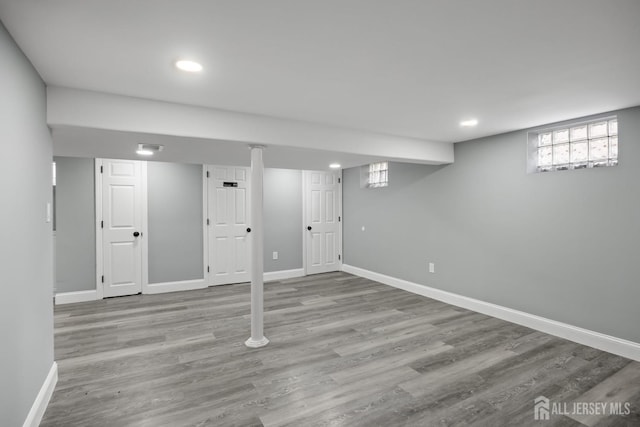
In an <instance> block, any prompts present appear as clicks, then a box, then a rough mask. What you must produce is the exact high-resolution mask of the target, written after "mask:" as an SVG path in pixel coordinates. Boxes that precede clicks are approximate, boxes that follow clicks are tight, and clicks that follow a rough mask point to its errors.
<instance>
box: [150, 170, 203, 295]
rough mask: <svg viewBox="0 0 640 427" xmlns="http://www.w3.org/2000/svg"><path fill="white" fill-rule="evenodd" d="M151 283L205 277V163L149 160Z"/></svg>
mask: <svg viewBox="0 0 640 427" xmlns="http://www.w3.org/2000/svg"><path fill="white" fill-rule="evenodd" d="M147 186H148V193H147V197H148V204H149V205H148V206H149V217H148V218H149V219H148V224H149V236H148V242H149V283H164V282H173V281H182V280H193V279H202V278H203V266H202V262H203V261H202V258H203V249H202V239H203V233H202V226H203V218H202V208H203V207H202V166H200V165H187V164H179V163H161V162H148V163H147Z"/></svg>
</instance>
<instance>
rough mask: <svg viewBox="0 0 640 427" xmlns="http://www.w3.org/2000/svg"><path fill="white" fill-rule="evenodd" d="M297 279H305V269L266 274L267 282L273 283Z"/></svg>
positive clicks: (265, 279)
mask: <svg viewBox="0 0 640 427" xmlns="http://www.w3.org/2000/svg"><path fill="white" fill-rule="evenodd" d="M295 277H304V268H296V269H293V270H279V271H269V272H266V273H264V281H265V282H272V281H274V280H285V279H293V278H295Z"/></svg>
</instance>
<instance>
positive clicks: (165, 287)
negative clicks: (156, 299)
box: [142, 279, 209, 294]
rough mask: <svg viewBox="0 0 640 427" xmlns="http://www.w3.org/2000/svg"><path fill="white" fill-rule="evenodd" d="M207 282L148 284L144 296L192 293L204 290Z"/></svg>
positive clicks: (184, 281)
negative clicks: (196, 290)
mask: <svg viewBox="0 0 640 427" xmlns="http://www.w3.org/2000/svg"><path fill="white" fill-rule="evenodd" d="M207 286H209V285H208V284H207V282H206V281H205V280H204V279H195V280H182V281H178V282H163V283H150V284H148V285H147V286H145V288H144V290H143V292H142V293H144V294H163V293H165V292H180V291H192V290H194V289H204V288H206V287H207Z"/></svg>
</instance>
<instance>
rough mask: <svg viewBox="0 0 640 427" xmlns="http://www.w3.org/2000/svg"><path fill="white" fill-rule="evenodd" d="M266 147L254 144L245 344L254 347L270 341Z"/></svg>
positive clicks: (252, 150) (252, 151)
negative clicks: (266, 310)
mask: <svg viewBox="0 0 640 427" xmlns="http://www.w3.org/2000/svg"><path fill="white" fill-rule="evenodd" d="M264 148H265V147H264V146H262V145H252V146H251V181H250V182H251V224H252V225H253V227H252V228H253V233H251V239H252V242H251V337H249V339H248V340H246V341H245V343H244V344H245V345H246V346H247V347H251V348H258V347H264V346H265V345H267V344H269V340H268V339H267V338H266V337H265V336H264V229H263V224H264V218H263V216H264V215H263V212H264V209H263V192H264V162H263V159H262V152H263V150H264Z"/></svg>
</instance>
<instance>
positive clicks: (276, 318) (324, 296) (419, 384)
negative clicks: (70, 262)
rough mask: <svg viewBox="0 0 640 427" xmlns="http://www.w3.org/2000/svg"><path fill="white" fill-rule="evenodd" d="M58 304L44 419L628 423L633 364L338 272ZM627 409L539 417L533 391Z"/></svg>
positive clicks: (109, 422)
mask: <svg viewBox="0 0 640 427" xmlns="http://www.w3.org/2000/svg"><path fill="white" fill-rule="evenodd" d="M249 310H250V287H249V285H248V284H240V285H229V286H218V287H211V288H208V289H204V290H197V291H189V292H177V293H170V294H162V295H136V296H130V297H122V298H113V299H106V300H102V301H96V302H89V303H80V304H70V305H66V306H58V307H56V309H55V358H56V361H57V362H58V366H59V380H58V384H57V386H56V389H55V392H54V394H53V397H52V400H51V402H50V404H49V407H48V409H47V411H46V413H45V416H44V419H43V422H42V425H43V426H65V427H71V426H109V427H119V426H154V427H156V426H261V425H263V426H385V427H386V426H462V425H478V426H492V427H496V426H529V425H539V426H581V425H588V426H592V425H598V426H600V425H602V426H640V363H638V362H633V361H630V360H628V359H625V358H622V357H619V356H615V355H612V354H608V353H605V352H602V351H598V350H595V349H592V348H589V347H585V346H582V345H579V344H576V343H573V342H570V341H566V340H563V339H560V338H556V337H553V336H551V335H547V334H544V333H541V332H536V331H534V330H532V329H529V328H525V327H522V326H518V325H515V324H512V323H508V322H505V321H502V320H498V319H495V318H492V317H489V316H486V315H483V314H478V313H475V312H472V311H469V310H465V309H461V308H458V307H454V306H451V305H448V304H445V303H442V302H438V301H435V300H432V299H429V298H425V297H421V296H417V295H413V294H410V293H408V292H404V291H402V290H398V289H394V288H391V287H388V286H386V285H382V284H379V283H376V282H373V281H371V280H367V279H363V278H359V277H355V276H351V275H349V274H346V273H329V274H323V275H317V276H308V277H305V278H300V279H290V280H285V281H281V282H271V283H267V284H265V335H266V336H267V338H269V339H270V340H271V342H270V343H269V345H268V346H267V347H264V348H260V349H249V348H247V347H245V345H244V341H245V340H246V339H247V338H248V337H249V331H250V324H249ZM541 395H542V396H546V397H547V398H549V399H550V400H551V402H561V403H563V404H564V403H566V405H567V407H568V408H571V405H572V402H583V401H585V402H629V403H630V404H631V414H629V415H627V416H618V415H604V416H598V415H595V416H576V415H574V416H571V417H569V416H565V415H553V414H552V415H551V417H550V420H549V421H535V420H534V413H533V407H534V399H535V398H536V397H538V396H541Z"/></svg>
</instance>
